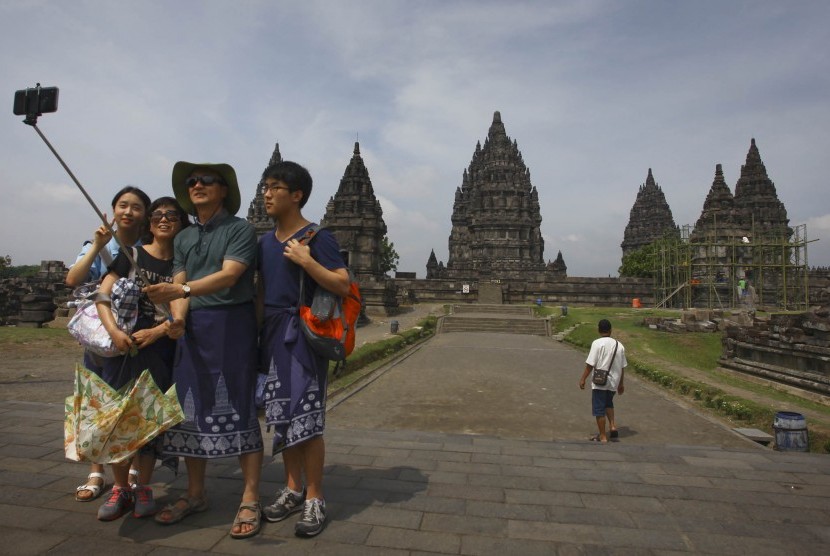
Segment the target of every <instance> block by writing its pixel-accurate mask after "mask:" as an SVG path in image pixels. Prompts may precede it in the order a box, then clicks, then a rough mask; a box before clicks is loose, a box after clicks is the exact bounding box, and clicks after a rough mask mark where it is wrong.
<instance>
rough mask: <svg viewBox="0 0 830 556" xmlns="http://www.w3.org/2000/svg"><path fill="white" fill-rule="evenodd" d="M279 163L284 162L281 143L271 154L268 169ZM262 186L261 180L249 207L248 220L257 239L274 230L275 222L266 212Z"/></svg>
mask: <svg viewBox="0 0 830 556" xmlns="http://www.w3.org/2000/svg"><path fill="white" fill-rule="evenodd" d="M277 162H282V155H281V154H280V144H279V143H277V144H276V146H275V147H274V152H273V154H271V159H270V160H269V161H268V165H267V166H266V168H267V167H268V166H271V165H272V164H276V163H277ZM263 170H264V168H263ZM262 184H263V181H262V180H259V183H258V184H257V186H256V195H254V199H253V201H251V204H250V205H249V206H248V218H247V220H248V222H250V223H251V224H253V225H254V228H255V229H256V234H257V237H259V236H261V235H262V234H264V233H265V232H268V231H271V230H273V229H274V221H273V220H271V217H269V216H268V214H267V213H266V212H265V199H264V198H263V196H262V194H263V190H262Z"/></svg>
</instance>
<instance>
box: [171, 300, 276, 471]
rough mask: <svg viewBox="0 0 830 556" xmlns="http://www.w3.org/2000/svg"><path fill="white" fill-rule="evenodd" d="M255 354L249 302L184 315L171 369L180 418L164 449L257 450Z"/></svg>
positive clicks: (200, 454)
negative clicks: (181, 332)
mask: <svg viewBox="0 0 830 556" xmlns="http://www.w3.org/2000/svg"><path fill="white" fill-rule="evenodd" d="M256 354H257V349H256V317H255V315H254V307H253V304H251V303H245V304H242V305H234V306H230V307H212V308H206V309H197V310H194V311H191V312H190V313H189V314H188V317H187V322H186V326H185V335H184V336H183V337H181V338H179V341H178V345H177V351H176V363H175V365H174V368H173V380H174V381H175V383H176V391H177V392H178V395H179V402H180V403H181V405H182V410H183V411H184V415H185V420H184V422H183V423H180V424H179V425H176V426H175V427H173V428H172V429H170V430H169V431H167V432H166V433H165V434H164V453H165V454H168V455H176V456H186V457H197V458H208V459H212V458H223V457H228V456H235V455H240V454H246V453H250V452H256V451H259V450H261V449H262V431H261V430H260V426H259V420H258V419H257V414H256V406H255V405H254V393H255V388H256V375H257V369H256Z"/></svg>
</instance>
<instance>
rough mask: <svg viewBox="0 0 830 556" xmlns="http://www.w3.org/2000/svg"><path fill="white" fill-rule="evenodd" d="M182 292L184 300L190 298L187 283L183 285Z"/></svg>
mask: <svg viewBox="0 0 830 556" xmlns="http://www.w3.org/2000/svg"><path fill="white" fill-rule="evenodd" d="M182 292H184V295H183V296H182V299H187V298H188V297H190V286H188V285H187V282H185V283H184V284H182Z"/></svg>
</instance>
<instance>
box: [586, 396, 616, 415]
mask: <svg viewBox="0 0 830 556" xmlns="http://www.w3.org/2000/svg"><path fill="white" fill-rule="evenodd" d="M614 394H616V392H615V391H613V390H591V409H592V410H593V415H594V417H605V410H606V409H614Z"/></svg>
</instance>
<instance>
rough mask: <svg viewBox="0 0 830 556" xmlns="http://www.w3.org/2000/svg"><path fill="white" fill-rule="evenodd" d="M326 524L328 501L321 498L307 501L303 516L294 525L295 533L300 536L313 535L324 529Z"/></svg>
mask: <svg viewBox="0 0 830 556" xmlns="http://www.w3.org/2000/svg"><path fill="white" fill-rule="evenodd" d="M325 525H326V502H325V501H324V500H321V499H319V498H312V499H311V500H306V501H305V506H304V507H303V516H302V517H301V518H300V521H298V522H297V525H295V526H294V534H295V535H297V536H298V537H313V536H314V535H318V534H320V533H321V532H322V531H323V527H325Z"/></svg>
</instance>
